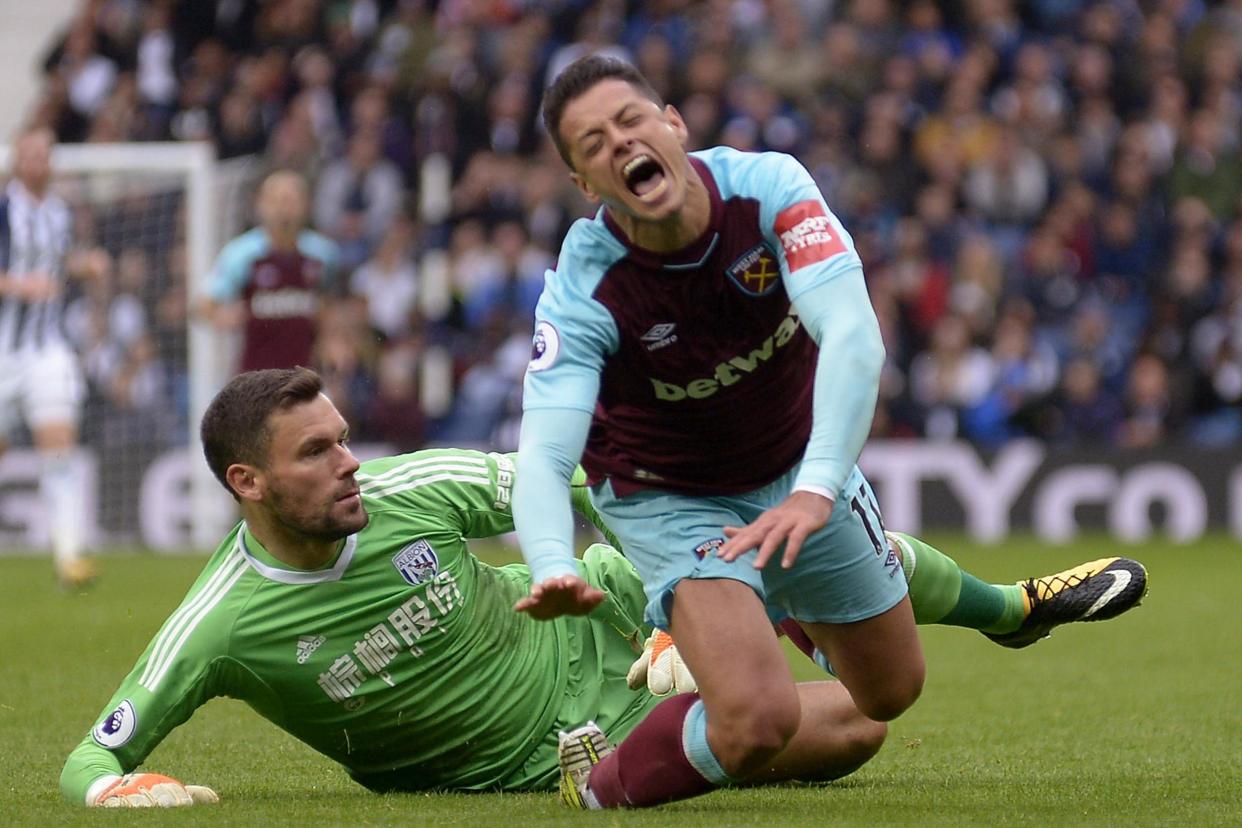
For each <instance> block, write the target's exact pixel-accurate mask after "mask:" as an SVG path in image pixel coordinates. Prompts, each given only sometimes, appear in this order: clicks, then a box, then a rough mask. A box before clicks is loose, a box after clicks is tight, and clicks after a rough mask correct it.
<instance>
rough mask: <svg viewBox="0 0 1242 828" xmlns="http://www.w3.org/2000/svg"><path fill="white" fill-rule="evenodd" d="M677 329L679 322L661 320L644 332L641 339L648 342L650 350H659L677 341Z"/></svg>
mask: <svg viewBox="0 0 1242 828" xmlns="http://www.w3.org/2000/svg"><path fill="white" fill-rule="evenodd" d="M676 329H677V323H675V322H661V323H659V324H658V325H652V326H651V330H649V331H647V332H646V333H645V334H643V335H642V336H641V337H640V339H642V341H643V342H646V343H647V350H648V351H658V350H660V349H661V348H665V347H667V346H669V345H672V344H673V343H674V342H676V341H677V334H675V333H673V331H674V330H676Z"/></svg>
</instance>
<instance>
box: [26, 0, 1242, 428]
mask: <svg viewBox="0 0 1242 828" xmlns="http://www.w3.org/2000/svg"><path fill="white" fill-rule="evenodd" d="M592 52H606V53H610V54H614V55H618V56H621V57H624V58H626V59H628V60H630V61H632V62H633V63H635V64H636V65H637V66H638V67H639V68H640V69H641V70H642V71H643V72H644V73H645V74H646V76H647V77H648V78H649V79H650V80H651V81H652V83H653V85H654V86H655V88H656V89H657V90H658V91H659V92H660V93H661V94H662V95H663V96H664V97H665V98H666V100H667V101H668V102H669V103H672V104H675V105H676V106H677V107H678V109H679V110H680V111H681V113H682V115H683V117H684V118H685V120H686V122H687V124H688V126H689V128H690V141H691V144H692V145H693V147H706V146H710V145H715V144H728V145H731V146H735V147H738V148H742V149H750V150H779V151H782V152H788V153H792V154H793V155H795V156H797V157H798V158H799V159H800V160H801V161H802V162H803V163H804V164H805V165H806V166H807V167H808V169H810V171H811V172H812V174H813V175H814V176H815V178H816V179H817V181H818V182H819V184H820V187H821V189H822V190H823V193H824V195H825V197H826V198H827V201H828V204H829V205H830V207H831V208H832V209H833V210H834V211H835V212H836V214H837V215H838V216H839V217H840V218H841V220H842V221H843V222H844V224H845V226H846V227H847V229H849V230H850V232H851V233H852V235H853V237H854V240H855V243H856V244H857V247H858V250H859V252H860V254H861V256H862V260H863V262H864V265H865V271H866V276H867V281H868V285H869V287H870V291H871V294H872V299H873V302H874V305H875V308H876V311H877V313H878V315H879V318H880V322H881V325H882V328H883V332H884V337H885V341H886V345H887V349H888V366H887V370H886V372H885V375H884V379H883V383H882V388H881V398H880V404H879V408H878V413H877V417H876V421H875V434H876V436H900V437H904V436H928V437H932V438H950V437H959V438H964V439H968V440H971V441H973V442H975V443H976V444H979V445H982V446H985V447H993V446H996V445H999V444H1000V443H1003V442H1004V441H1006V440H1009V439H1012V438H1015V437H1021V436H1034V437H1038V438H1041V439H1044V440H1047V441H1050V442H1053V443H1058V444H1070V445H1072V444H1090V445H1096V446H1100V445H1117V446H1138V447H1144V446H1155V445H1163V444H1168V443H1173V442H1188V443H1193V444H1196V445H1201V446H1223V445H1230V444H1236V443H1237V442H1238V441H1239V440H1242V0H1226V2H1204V0H1115V1H1113V2H1089V1H1088V0H1026V1H1025V2H1017V0H959V2H931V0H908V1H907V2H897V1H896V0H700V1H698V2H692V0H439V2H436V0H216V2H192V3H191V2H180V3H177V2H171V0H85V1H84V2H83V4H82V7H81V10H80V13H79V14H78V15H77V16H76V18H75V20H74V22H73V23H72V25H71V26H70V28H69V29H68V31H67V32H66V34H65V35H64V37H63V39H61V40H60V41H59V42H57V43H56V44H55V45H54V48H53V49H52V51H51V52H50V54H49V55H48V56H47V59H46V63H45V83H44V87H43V90H42V94H41V98H40V101H39V104H38V106H37V109H36V111H35V113H34V118H35V120H36V121H39V122H42V123H46V124H48V125H51V126H52V127H54V128H55V130H56V131H57V133H58V135H59V137H60V139H61V140H62V141H92V142H93V141H105V142H110V141H149V140H209V141H211V142H213V143H214V144H215V146H216V148H217V152H218V154H219V156H220V157H221V158H226V159H227V158H233V157H239V156H246V155H258V156H261V157H262V158H263V159H264V163H265V164H266V165H268V166H270V167H282V168H291V169H296V170H299V171H301V172H302V173H304V174H305V175H306V176H307V177H308V179H309V180H310V181H311V182H312V193H313V197H312V200H313V205H312V209H311V221H312V224H313V226H314V227H315V228H316V229H317V230H319V231H320V232H322V233H325V234H327V235H329V236H331V237H332V238H334V239H335V240H336V241H337V242H338V243H339V244H340V248H341V260H342V261H341V268H340V273H339V274H338V283H337V287H336V290H335V291H334V296H333V298H332V300H331V301H330V302H329V303H328V304H327V306H326V309H325V310H326V312H325V316H324V319H323V322H322V324H321V326H320V333H319V343H318V345H317V347H316V360H317V365H316V367H317V368H318V369H319V370H321V371H322V372H323V373H324V375H325V377H326V378H327V381H328V384H329V387H330V388H331V389H333V390H334V392H335V393H334V398H335V399H336V400H337V402H338V404H340V405H341V407H342V409H343V411H344V412H345V413H346V415H347V417H348V418H349V419H350V420H351V423H352V425H353V428H354V434H355V436H356V438H358V439H363V440H382V441H386V442H389V443H392V444H394V445H395V446H397V447H399V448H402V449H411V448H414V447H417V446H419V445H422V444H424V443H427V442H451V443H455V444H459V445H466V444H476V445H489V446H494V447H499V448H512V447H514V445H515V443H516V434H515V426H514V423H515V422H516V416H517V414H518V411H519V406H520V394H521V377H522V374H523V371H524V368H525V364H526V361H527V358H528V355H529V339H530V333H531V327H532V321H531V320H532V312H533V308H534V303H535V300H536V298H537V296H538V294H539V291H540V289H541V285H542V280H543V274H544V271H545V268H547V267H548V266H550V264H551V263H552V262H553V261H554V258H555V255H556V251H557V249H558V246H559V242H560V239H561V238H562V236H563V234H564V232H565V231H566V229H567V227H568V226H569V224H570V223H571V222H572V221H573V220H574V219H576V218H577V217H579V216H581V215H584V214H586V213H587V205H586V204H585V203H584V202H583V201H582V200H581V198H580V196H579V195H578V194H577V192H576V190H575V189H574V188H573V187H572V186H571V184H570V182H569V180H568V177H567V174H566V171H565V169H564V168H563V165H562V162H561V161H560V159H559V157H557V155H556V153H555V151H554V150H552V149H551V147H550V144H549V142H548V141H547V140H546V137H545V136H544V135H543V134H542V132H541V127H540V125H539V123H538V118H537V116H538V105H539V98H540V95H541V93H542V90H543V88H544V87H545V85H546V84H547V82H548V80H549V78H551V77H553V76H555V74H556V73H557V72H558V71H559V69H560V68H562V67H563V66H565V65H567V64H568V63H569V62H570V61H572V60H573V59H575V58H577V57H579V56H581V55H584V54H587V53H592ZM693 147H692V148H693ZM173 212H175V210H174V211H173ZM111 249H112V250H113V253H114V254H117V255H118V256H119V253H120V251H119V248H117V247H116V246H112V247H111ZM166 252H167V253H168V255H163V254H161V255H160V256H158V257H153V256H142V255H139V254H132V255H131V256H130V258H129V259H124V257H120V258H122V259H124V260H121V261H118V262H117V266H116V267H115V268H114V269H115V272H116V274H117V277H116V279H115V280H113V284H112V285H111V286H110V287H109V286H108V285H105V286H103V287H99V288H96V289H97V290H105V291H106V290H114V291H115V290H122V289H123V290H125V291H127V292H128V294H129V295H132V296H134V297H136V299H135V301H136V302H137V303H138V305H137V306H136V307H131V308H129V310H128V312H127V311H125V310H124V308H123V307H118V308H117V309H116V310H115V311H114V312H111V313H108V314H104V315H103V316H104V317H106V318H102V319H99V320H96V321H97V322H98V325H101V326H102V328H100V329H99V331H97V333H99V334H100V335H101V336H103V337H104V339H116V340H117V341H118V342H122V343H123V345H124V347H122V348H119V349H112V350H109V349H107V348H103V349H101V350H102V352H105V353H113V351H115V353H117V354H122V355H124V356H123V358H122V357H120V356H118V357H115V358H113V363H114V364H111V365H104V366H99V365H96V367H95V368H94V369H93V372H92V376H93V377H94V379H95V385H96V388H97V390H98V393H100V394H102V395H103V396H104V397H106V398H108V399H112V398H115V397H117V396H118V394H120V391H118V388H119V387H121V390H123V391H124V394H122V395H121V396H122V397H124V396H125V395H128V396H130V397H132V396H133V395H135V394H142V393H155V392H154V391H153V390H151V389H153V388H154V387H156V386H157V385H158V386H159V387H160V388H162V389H163V390H162V391H161V392H160V393H165V394H169V395H176V394H178V393H181V392H180V391H179V390H178V388H179V384H178V382H163V383H162V384H161V383H159V382H157V379H156V378H147V379H144V378H143V377H144V375H143V374H142V373H141V372H137V373H136V372H135V369H134V364H137V365H139V366H140V367H141V366H142V365H150V364H153V363H154V362H156V361H158V360H159V359H161V358H164V359H166V360H167V361H168V362H170V363H171V362H173V361H175V360H177V359H181V360H182V362H181V364H182V365H183V364H184V357H183V356H182V355H178V354H175V353H173V354H163V353H162V346H161V348H160V349H152V348H151V345H150V342H151V340H150V338H149V337H148V338H145V339H144V338H142V337H139V336H137V335H135V334H133V329H134V325H133V323H132V319H133V318H134V317H135V316H139V315H141V316H143V317H144V318H145V319H148V320H155V321H154V322H153V323H150V324H153V325H161V326H165V327H167V326H172V327H173V328H174V329H175V328H176V327H177V326H179V325H180V326H183V325H184V319H185V312H186V303H185V301H184V289H183V286H184V274H180V275H179V276H177V275H174V276H169V275H168V274H163V273H160V274H157V273H154V272H153V271H155V270H161V269H164V268H175V267H177V264H176V262H177V256H176V254H175V252H171V251H166ZM181 267H182V268H183V267H184V265H183V264H182V265H181ZM178 278H179V279H180V280H181V281H180V283H179V284H180V285H181V286H182V289H181V290H180V292H177V291H176V290H174V291H172V294H173V295H172V296H171V297H170V295H169V291H168V290H167V289H166V286H167V285H169V284H174V285H175V284H178V282H177V279H178ZM144 280H151V284H158V285H160V286H161V287H160V289H158V290H156V289H152V288H151V287H150V285H144ZM118 286H119V287H118ZM99 301H100V302H102V305H100V306H101V307H107V306H109V297H107V296H104V297H99ZM97 304H98V303H97ZM122 305H124V303H122ZM96 315H97V316H98V314H96ZM88 316H89V314H88ZM127 320H130V321H128V322H127ZM83 324H84V325H85V324H86V323H85V322H84V323H83ZM168 334H169V335H170V336H173V341H179V340H176V332H175V330H173V331H169V332H168ZM127 337H129V339H128V341H126V340H127ZM182 339H183V337H182ZM135 342H136V343H137V347H135ZM161 342H162V340H161ZM181 347H183V345H182V346H181ZM432 350H434V351H435V352H436V353H440V354H444V355H447V364H448V366H449V367H448V370H446V371H443V372H442V376H440V377H439V378H440V380H442V381H443V382H445V383H451V386H452V391H453V393H452V396H451V398H450V399H449V401H448V402H447V403H446V404H444V405H439V406H436V405H426V404H424V403H426V402H427V401H426V400H424V399H423V397H424V396H425V394H426V390H427V387H428V385H427V383H426V382H424V380H425V379H426V377H425V376H424V372H425V371H426V370H427V367H426V366H427V365H428V362H427V359H426V356H427V354H428V353H429V352H431V351H432ZM126 366H129V367H128V369H127V368H126ZM127 370H128V373H126V371H127ZM156 373H157V374H158V372H156ZM438 376H439V375H438ZM122 379H123V380H125V381H124V382H123V383H122V382H121V380H122ZM144 382H145V383H147V384H146V385H143V383H144ZM118 383H120V385H118ZM122 386H123V387H122ZM109 404H110V405H111V404H112V403H109Z"/></svg>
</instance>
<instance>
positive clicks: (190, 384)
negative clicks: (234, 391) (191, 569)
mask: <svg viewBox="0 0 1242 828" xmlns="http://www.w3.org/2000/svg"><path fill="white" fill-rule="evenodd" d="M10 154H11V151H10V147H8V146H2V145H0V172H4V174H5V175H4V177H5V179H7V177H8V176H7V171H8V168H9V161H10ZM52 164H53V168H54V174H55V177H56V179H57V185H56V186H58V188H60V189H61V190H62V191H63V192H64V195H65V197H66V200H67V201H69V203H70V205H71V207H74V208H83V207H84V205H83V204H82V200H83V199H85V200H86V201H88V202H89V201H90V200H91V199H92V198H95V197H99V196H100V193H101V192H102V193H103V196H102V197H103V198H104V199H107V198H109V197H114V196H112V195H110V194H111V193H117V192H120V193H124V192H125V191H126V190H127V188H131V187H141V186H142V184H141V183H140V182H141V181H143V180H145V179H152V180H157V181H159V182H161V183H160V184H159V185H158V186H160V187H168V186H169V183H168V182H170V181H175V186H176V187H177V189H178V191H179V194H177V195H175V196H174V199H173V200H174V201H175V203H177V204H179V205H180V208H179V211H178V216H177V218H176V222H177V225H176V229H175V230H174V232H175V233H177V234H178V235H177V236H176V238H175V240H174V241H173V242H171V244H173V245H181V244H182V243H183V244H184V250H183V251H178V254H177V255H184V267H185V296H186V298H187V300H188V301H187V305H186V306H187V307H188V308H193V307H194V303H195V302H196V301H197V299H198V297H200V296H201V295H202V293H203V289H204V286H205V284H206V281H207V278H208V274H209V272H210V270H211V267H212V262H213V260H214V257H215V255H216V252H217V250H218V249H219V244H220V241H221V235H222V232H229V231H231V229H232V227H231V226H230V225H232V224H234V223H235V222H236V221H237V214H238V212H239V204H240V203H241V193H240V192H239V191H240V189H241V187H240V182H238V186H232V187H230V186H229V183H228V181H221V180H220V172H221V169H222V165H220V164H218V163H217V162H216V158H215V151H214V149H213V148H212V146H211V145H210V144H208V143H203V142H193V143H171V142H168V143H133V144H63V145H59V146H57V147H56V149H55V151H54V154H53V159H52ZM226 178H227V177H226ZM247 195H248V194H247ZM115 197H117V198H119V197H121V196H115ZM108 204H109V202H107V201H106V200H105V201H104V202H101V203H100V204H97V205H96V206H95V207H94V209H95V210H97V211H101V212H104V213H106V212H107V211H108V209H109V207H108ZM101 205H102V206H101ZM86 206H88V207H89V205H86ZM159 218H160V221H161V222H162V223H167V216H162V217H159ZM182 239H183V240H184V241H183V242H182ZM163 243H164V244H165V245H167V244H169V242H167V241H165V242H163ZM186 324H187V326H188V327H187V332H186V333H187V338H186V357H185V358H186V361H187V363H188V364H186V365H185V366H184V375H185V377H186V389H185V391H186V396H187V397H188V415H189V416H188V425H189V427H188V429H186V430H187V431H188V433H186V434H184V435H183V439H181V440H180V441H178V442H179V443H180V446H179V447H176V448H173V449H171V450H170V451H168V452H166V453H165V454H163V455H161V456H160V457H159V458H158V459H156V460H155V461H154V462H152V463H151V464H150V467H157V466H160V468H158V469H155V468H152V469H148V470H147V471H148V473H147V474H145V476H144V478H143V480H142V484H141V489H142V492H141V494H143V495H152V496H153V499H152V500H151V501H150V502H149V503H147V502H144V503H142V504H141V505H140V506H139V507H138V508H139V510H140V513H139V515H138V520H139V521H140V523H141V526H140V527H139V531H138V532H137V533H136V537H135V540H136V541H137V542H138V543H140V544H142V545H145V546H149V547H153V548H158V549H161V550H168V551H173V550H178V549H180V550H188V549H198V550H207V549H211V548H213V547H214V546H215V545H216V543H217V542H218V540H219V538H220V537H222V536H223V534H224V533H225V532H226V531H227V529H228V527H229V525H230V524H231V522H232V520H234V514H235V512H234V509H233V505H232V503H231V501H230V499H229V498H228V495H227V494H226V493H225V492H224V491H223V489H221V488H220V486H219V484H218V483H217V482H216V481H215V479H214V478H213V477H212V475H211V472H210V470H209V469H208V468H207V465H206V463H205V462H203V460H202V451H201V445H200V443H199V439H198V429H197V423H198V422H199V420H200V418H201V415H202V413H203V411H204V410H205V409H206V406H207V404H208V402H209V401H210V399H211V397H212V395H213V394H214V393H215V391H216V390H217V389H218V388H219V387H220V386H221V385H222V384H223V382H224V381H225V380H227V377H228V371H229V366H230V365H231V353H230V352H229V349H228V348H227V347H225V346H224V343H222V341H221V337H220V336H219V335H218V333H217V332H215V331H214V330H213V329H211V327H210V326H208V325H207V324H206V323H204V322H201V321H198V320H196V319H195V318H194V314H192V313H191V314H189V319H187V320H186ZM87 452H88V453H89V446H88V447H87ZM178 452H179V453H180V456H177V454H178ZM6 462H10V463H18V462H19V461H17V460H12V459H11V458H0V468H3V467H4V464H5V463H6ZM92 464H93V459H92V460H91V461H90V462H89V463H88V466H91V465H92ZM160 464H162V466H161V465H160ZM27 465H29V464H27ZM150 472H154V474H152V473H150ZM174 488H175V489H177V490H178V491H179V492H180V496H179V497H176V498H170V497H168V496H167V495H168V494H169V492H168V490H169V489H174ZM6 491H7V490H6V489H3V488H0V520H3V517H4V516H11V515H14V514H16V513H17V512H18V511H20V510H19V509H16V508H14V506H13V504H12V503H10V504H8V506H7V508H6V504H5V503H4V498H5V496H6ZM187 492H188V494H187ZM26 494H27V497H26V499H25V500H23V501H21V502H22V503H27V502H30V499H29V497H28V494H29V493H28V492H27V493H26ZM143 500H144V501H146V500H147V498H146V497H143ZM152 510H163V511H171V512H176V513H179V514H147V512H148V511H152ZM32 536H33V535H32V534H30V533H27V534H25V535H21V534H15V533H14V532H13V531H11V528H10V531H9V532H8V534H7V535H5V537H4V540H5V541H6V542H5V543H2V544H0V546H17V547H21V546H23V541H22V538H23V537H32ZM97 540H98V541H100V542H102V543H103V544H105V545H106V544H107V543H109V542H110V540H111V539H110V538H109V537H107V536H106V533H105V534H104V535H103V536H102V537H97Z"/></svg>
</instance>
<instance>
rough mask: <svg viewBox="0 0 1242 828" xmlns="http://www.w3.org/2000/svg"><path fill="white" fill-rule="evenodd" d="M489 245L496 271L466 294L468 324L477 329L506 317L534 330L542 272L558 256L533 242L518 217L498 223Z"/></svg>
mask: <svg viewBox="0 0 1242 828" xmlns="http://www.w3.org/2000/svg"><path fill="white" fill-rule="evenodd" d="M490 246H491V249H492V250H494V251H495V254H496V259H495V261H494V265H495V266H496V267H497V270H496V272H494V273H493V274H490V275H489V276H488V277H487V278H486V280H485V281H483V282H482V283H481V284H479V285H478V286H477V287H476V288H475V289H474V290H472V291H471V292H470V293H469V294H468V295H467V296H465V297H464V305H465V308H464V310H465V315H466V325H467V327H469V328H472V329H478V328H481V327H484V326H485V325H487V324H489V323H491V322H492V321H493V320H505V321H506V322H509V323H511V324H514V325H516V326H519V328H522V329H526V330H532V331H533V330H534V326H535V303H536V302H538V301H539V294H540V293H541V292H542V291H543V275H544V273H545V272H546V271H547V270H548V269H549V268H550V267H552V266H553V265H554V264H555V263H556V262H555V258H554V257H553V256H552V254H551V253H549V252H548V251H547V250H543V249H541V248H539V247H536V246H534V245H532V244H531V243H530V239H529V237H528V236H527V233H526V228H525V227H524V226H523V224H522V222H521V221H519V220H518V219H512V218H511V219H506V220H504V221H501V222H499V223H498V224H497V225H496V227H495V228H494V229H493V230H492V233H491V245H490Z"/></svg>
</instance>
